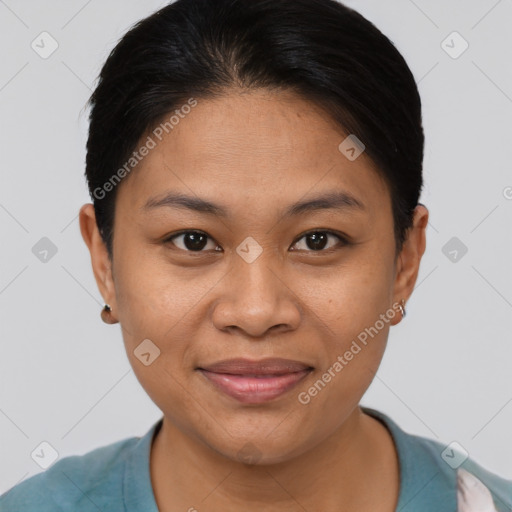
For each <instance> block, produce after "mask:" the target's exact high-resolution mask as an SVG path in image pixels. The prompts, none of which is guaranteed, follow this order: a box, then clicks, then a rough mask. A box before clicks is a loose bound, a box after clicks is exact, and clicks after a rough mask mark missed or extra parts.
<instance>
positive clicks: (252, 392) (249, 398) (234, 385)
mask: <svg viewBox="0 0 512 512" xmlns="http://www.w3.org/2000/svg"><path fill="white" fill-rule="evenodd" d="M199 371H200V372H201V373H202V374H203V375H204V376H205V377H206V378H207V379H208V380H209V381H210V382H211V383H212V384H213V385H214V386H215V387H216V388H217V389H219V390H220V391H223V392H224V393H225V394H226V395H229V396H231V397H233V398H236V399H237V400H238V401H239V402H243V403H247V404H260V403H263V402H268V401H269V400H272V399H274V398H276V397H278V396H281V395H282V394H284V393H286V392H287V391H289V390H290V389H292V388H293V387H295V386H296V385H297V384H298V383H299V382H300V381H301V380H302V379H303V378H304V377H305V376H306V375H308V374H309V373H310V372H311V370H310V369H307V370H303V371H300V372H294V373H287V374H285V375H279V376H275V375H273V376H268V377H265V376H262V377H245V376H243V375H231V374H229V373H214V372H209V371H207V370H203V369H200V370H199Z"/></svg>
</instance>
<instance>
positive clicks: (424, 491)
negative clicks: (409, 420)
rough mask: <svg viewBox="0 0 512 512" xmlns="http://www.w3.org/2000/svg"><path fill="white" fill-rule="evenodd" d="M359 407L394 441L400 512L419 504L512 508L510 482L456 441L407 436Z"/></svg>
mask: <svg viewBox="0 0 512 512" xmlns="http://www.w3.org/2000/svg"><path fill="white" fill-rule="evenodd" d="M363 409H364V412H366V413H367V414H370V415H371V416H374V417H376V418H377V419H380V420H381V421H383V422H384V423H385V424H386V426H387V427H388V429H389V430H390V432H391V434H392V436H393V439H394V441H395V444H396V447H397V451H398V456H399V460H400V465H401V484H402V489H401V492H402V493H403V495H402V496H401V500H402V503H401V505H402V506H403V507H404V512H408V511H409V510H411V511H412V510H415V511H417V510H423V509H422V508H421V506H422V504H423V503H425V504H426V503H430V505H429V506H432V505H433V504H434V503H435V505H436V507H437V508H436V510H438V511H441V510H443V511H444V510H454V509H456V510H459V512H473V511H486V512H487V511H488V512H502V511H503V512H509V511H511V510H512V480H507V479H505V478H502V477H500V476H498V475H497V474H495V473H492V472H491V471H489V470H487V469H486V468H484V467H483V466H482V465H480V464H479V463H477V462H476V461H475V460H474V459H472V458H471V457H470V456H469V453H468V452H467V451H466V450H465V449H464V447H463V446H461V445H460V444H459V443H457V442H451V443H442V442H439V441H436V440H433V439H429V438H427V437H423V436H419V435H415V434H410V433H408V432H405V431H404V430H402V429H401V428H400V427H399V426H398V425H397V424H396V423H395V422H394V421H393V420H392V419H391V418H390V417H389V416H387V415H386V414H384V413H382V412H380V411H377V410H375V409H371V408H363ZM408 507H409V508H408ZM457 507H458V508H457ZM434 508H435V507H434ZM425 510H432V508H428V507H427V508H426V509H425Z"/></svg>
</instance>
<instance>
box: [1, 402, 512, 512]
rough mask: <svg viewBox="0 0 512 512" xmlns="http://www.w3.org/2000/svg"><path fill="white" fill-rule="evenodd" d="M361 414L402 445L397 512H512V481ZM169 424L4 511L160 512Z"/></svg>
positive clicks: (20, 488)
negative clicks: (154, 471) (155, 455)
mask: <svg viewBox="0 0 512 512" xmlns="http://www.w3.org/2000/svg"><path fill="white" fill-rule="evenodd" d="M361 409H362V410H363V411H364V412H366V413H367V414H370V415H371V416H373V417H375V418H377V419H378V420H380V421H381V422H382V423H384V425H385V426H386V427H387V428H388V430H389V431H390V432H391V435H392V437H393V440H394V442H395V446H396V449H397V453H398V459H399V465H400V493H399V501H398V506H397V508H396V512H432V511H436V512H455V511H457V500H458V499H459V500H463V499H464V500H465V501H467V502H468V503H467V508H461V509H459V512H460V510H463V511H464V512H466V511H467V512H488V511H493V509H492V508H489V506H490V505H492V503H493V502H494V508H495V510H496V511H498V512H510V511H511V510H512V481H511V480H505V479H503V478H500V477H499V476H497V475H495V474H493V473H491V472H489V471H487V470H485V469H484V468H483V467H482V466H480V465H478V464H476V463H475V462H474V461H473V460H471V458H466V459H465V460H464V461H463V462H462V459H463V456H462V455H464V454H462V455H461V453H462V452H460V451H459V452H457V451H456V450H453V449H452V448H453V447H452V448H450V447H448V448H447V446H446V445H443V444H441V443H439V442H437V441H434V440H431V439H428V438H425V437H420V436H416V435H412V434H409V433H407V432H405V431H403V430H402V429H401V428H400V427H399V426H398V425H397V424H396V423H395V422H394V421H393V420H391V418H389V417H388V416H387V415H386V414H384V413H382V412H380V411H377V410H375V409H370V408H368V407H361ZM161 425H162V419H160V420H159V421H158V422H156V423H155V424H154V425H153V426H152V427H151V428H150V430H149V431H148V432H147V433H146V434H145V435H144V436H142V437H131V438H129V439H124V440H121V441H118V442H116V443H113V444H110V445H107V446H103V447H100V448H97V449H95V450H92V451H90V452H88V453H86V454H84V455H73V456H70V457H65V458H63V459H61V460H59V461H57V462H56V463H54V464H53V466H50V467H49V468H48V469H47V470H46V471H44V472H43V473H38V474H36V475H34V476H32V477H30V478H27V479H26V480H24V481H23V482H21V483H19V484H18V485H16V486H14V487H13V488H12V489H10V490H9V491H7V492H6V493H5V494H3V495H2V496H0V511H1V512H57V511H66V512H68V511H69V512H71V511H80V512H89V511H91V512H98V511H100V510H101V511H108V512H158V508H157V506H156V502H155V498H154V495H153V489H152V487H151V479H150V470H149V457H150V448H151V442H152V440H153V437H154V435H155V434H156V432H158V430H159V429H160V427H161ZM449 446H451V445H449ZM452 466H454V467H452ZM458 468H463V470H465V471H461V472H459V477H460V478H462V477H461V476H460V475H463V476H464V479H461V480H459V481H457V476H458ZM458 496H460V497H459V498H458ZM464 497H465V498H464ZM192 505H193V504H192ZM493 512H494V511H493Z"/></svg>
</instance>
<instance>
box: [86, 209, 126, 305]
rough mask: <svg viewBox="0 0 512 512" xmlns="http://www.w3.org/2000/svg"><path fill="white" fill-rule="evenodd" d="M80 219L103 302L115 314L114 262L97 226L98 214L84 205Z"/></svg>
mask: <svg viewBox="0 0 512 512" xmlns="http://www.w3.org/2000/svg"><path fill="white" fill-rule="evenodd" d="M79 219H80V231H81V233H82V238H83V239H84V242H85V244H86V245H87V247H88V248H89V252H90V253H91V264H92V270H93V272H94V277H95V279H96V284H97V285H98V289H99V291H100V293H101V295H102V297H103V300H104V301H105V303H106V304H109V305H110V306H111V307H112V310H113V312H114V313H115V312H116V311H117V304H116V291H115V284H114V278H113V274H112V261H111V260H110V258H109V255H108V251H107V247H106V245H105V243H104V242H103V239H102V238H101V234H100V232H99V229H98V225H97V224H96V213H95V211H94V206H93V205H92V204H91V203H89V204H84V205H83V206H82V208H80V213H79Z"/></svg>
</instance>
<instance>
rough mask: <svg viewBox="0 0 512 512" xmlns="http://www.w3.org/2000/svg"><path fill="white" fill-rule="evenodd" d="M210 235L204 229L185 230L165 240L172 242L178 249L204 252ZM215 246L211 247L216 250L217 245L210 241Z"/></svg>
mask: <svg viewBox="0 0 512 512" xmlns="http://www.w3.org/2000/svg"><path fill="white" fill-rule="evenodd" d="M209 238H210V237H209V236H208V235H207V234H206V233H203V232H202V231H183V232H181V233H178V234H175V235H172V236H170V237H168V238H167V239H166V240H165V243H172V244H173V245H175V246H176V247H178V249H181V250H183V251H189V252H203V249H205V247H206V246H207V245H208V240H209ZM210 243H211V245H212V246H213V247H210V249H213V250H216V249H217V247H218V246H217V245H216V244H215V243H214V242H213V240H212V241H211V242H210Z"/></svg>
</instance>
